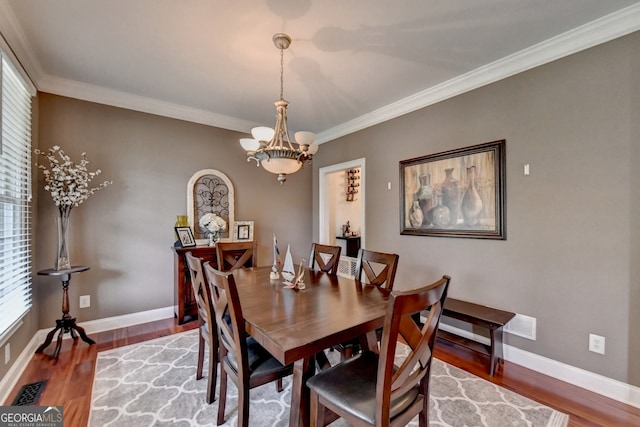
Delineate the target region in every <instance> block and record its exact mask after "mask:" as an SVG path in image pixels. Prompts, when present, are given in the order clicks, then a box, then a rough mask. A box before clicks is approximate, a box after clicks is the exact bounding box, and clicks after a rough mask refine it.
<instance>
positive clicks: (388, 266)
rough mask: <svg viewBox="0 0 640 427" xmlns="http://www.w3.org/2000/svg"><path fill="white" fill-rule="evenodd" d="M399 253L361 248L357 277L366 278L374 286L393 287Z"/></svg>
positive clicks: (390, 288) (357, 263)
mask: <svg viewBox="0 0 640 427" xmlns="http://www.w3.org/2000/svg"><path fill="white" fill-rule="evenodd" d="M398 259H399V256H398V255H397V254H388V253H384V252H375V251H369V250H366V249H362V248H361V249H360V250H359V251H358V259H357V261H356V279H358V280H361V281H362V280H363V273H364V279H366V281H367V282H368V283H369V284H371V285H374V286H378V287H382V288H386V289H388V290H392V289H393V282H394V280H395V278H396V270H397V268H398Z"/></svg>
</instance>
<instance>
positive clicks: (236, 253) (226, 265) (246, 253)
mask: <svg viewBox="0 0 640 427" xmlns="http://www.w3.org/2000/svg"><path fill="white" fill-rule="evenodd" d="M257 255H258V251H257V248H256V242H218V243H216V259H217V262H218V269H219V270H220V271H232V270H236V269H238V268H249V267H255V266H256V264H257Z"/></svg>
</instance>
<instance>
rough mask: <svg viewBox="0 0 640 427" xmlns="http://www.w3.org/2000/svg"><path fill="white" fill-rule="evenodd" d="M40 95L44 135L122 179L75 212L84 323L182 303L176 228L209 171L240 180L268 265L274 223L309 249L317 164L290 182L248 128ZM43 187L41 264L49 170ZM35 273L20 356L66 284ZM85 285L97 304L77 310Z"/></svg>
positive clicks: (49, 238) (51, 250)
mask: <svg viewBox="0 0 640 427" xmlns="http://www.w3.org/2000/svg"><path fill="white" fill-rule="evenodd" d="M37 101H38V102H36V104H35V108H34V110H35V115H34V116H35V119H36V120H34V133H35V135H34V144H35V145H39V147H40V148H42V149H46V148H49V147H51V146H53V145H56V144H57V145H60V146H61V147H62V148H63V149H64V150H65V151H66V152H67V154H69V155H70V156H71V157H72V159H74V160H79V158H80V153H82V152H86V153H87V155H88V158H89V161H90V164H89V170H95V169H101V170H102V175H100V176H99V177H98V178H96V180H95V182H101V181H103V180H105V179H109V180H113V181H114V184H113V185H111V186H109V187H107V188H105V189H103V190H100V191H99V192H97V193H96V194H95V195H93V196H91V197H90V198H89V199H88V200H87V201H86V202H85V203H84V204H82V205H80V206H79V207H76V208H73V210H72V211H71V225H70V257H71V262H72V264H74V265H78V264H86V265H89V266H90V267H91V269H90V270H89V271H87V272H84V273H81V274H77V275H74V276H73V278H72V280H71V286H70V305H71V314H72V315H74V316H76V317H77V318H78V321H80V322H82V321H87V320H94V319H102V318H106V317H111V316H118V315H124V314H130V313H136V312H140V311H144V310H152V309H157V308H163V307H168V306H172V305H173V304H174V287H173V252H172V250H171V246H172V245H173V243H174V231H173V226H174V224H175V222H176V215H178V214H186V213H187V212H186V210H187V208H186V205H187V200H186V194H187V193H186V191H187V190H186V187H187V181H188V180H189V178H190V177H191V175H193V173H194V172H196V171H198V170H200V169H206V168H213V169H218V170H220V171H222V172H223V173H225V174H226V175H227V176H228V177H229V178H230V179H231V181H232V183H233V184H234V187H235V194H236V219H237V220H253V221H255V238H256V240H257V241H258V243H259V255H258V263H259V264H260V265H270V264H271V262H272V250H271V242H272V234H273V233H274V232H275V233H276V235H277V236H278V241H279V243H280V245H281V246H285V247H286V245H287V243H291V247H292V252H293V256H294V260H297V259H299V258H302V257H307V256H308V251H309V250H310V247H311V235H312V226H311V220H312V212H311V194H310V191H309V188H310V187H311V168H309V167H307V168H305V169H303V170H302V171H300V172H298V173H296V174H295V175H292V176H290V177H289V179H288V180H287V182H286V184H285V185H284V186H280V185H279V184H278V182H277V181H276V176H275V175H272V174H269V173H267V172H266V171H264V170H263V169H262V168H257V167H256V166H255V163H247V161H246V155H245V154H244V151H243V150H242V148H241V147H240V144H239V142H238V138H240V137H241V136H245V135H241V134H240V133H238V132H232V131H227V130H222V129H218V128H213V127H210V126H203V125H198V124H193V123H188V122H184V121H180V120H173V119H168V118H164V117H159V116H153V115H149V114H144V113H139V112H134V111H130V110H125V109H120V108H114V107H108V106H104V105H99V104H93V103H89V102H84V101H78V100H74V99H69V98H64V97H59V96H55V95H49V94H39V96H38V100H37ZM38 103H39V107H38ZM38 116H39V124H38V121H37V118H38ZM38 133H39V141H38ZM34 160H35V158H34ZM35 185H36V187H37V188H36V190H35V191H36V193H35V196H36V198H35V202H36V203H35V205H34V230H35V233H34V239H35V242H36V243H35V250H34V259H33V270H34V272H35V271H38V270H41V269H45V268H51V267H53V262H54V257H55V249H56V230H55V217H56V212H57V210H56V208H55V205H54V204H53V202H52V201H51V198H50V196H49V194H48V193H47V192H45V191H44V190H43V188H42V177H41V176H38V177H37V181H36V183H35ZM33 282H34V285H33V287H34V307H33V309H32V310H31V313H30V315H29V316H28V317H27V319H26V321H25V325H23V327H22V328H21V329H20V330H19V331H18V332H17V333H16V334H14V336H13V337H12V338H11V348H12V354H13V358H14V360H15V357H17V355H18V354H19V353H20V352H21V351H22V349H23V348H24V347H25V346H26V344H27V343H28V341H29V340H30V339H31V337H32V336H33V334H34V333H35V332H36V331H37V330H38V329H45V328H46V329H48V328H52V327H53V326H55V319H58V318H60V317H61V295H62V291H61V286H60V282H59V281H58V280H56V279H54V278H50V277H42V276H35V275H34V278H33ZM80 295H90V296H91V307H90V308H86V309H79V308H78V297H79V296H80ZM10 366H11V364H9V365H3V366H2V367H0V374H2V375H4V374H5V373H6V371H7V370H8V369H9V367H10Z"/></svg>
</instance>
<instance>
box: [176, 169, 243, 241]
mask: <svg viewBox="0 0 640 427" xmlns="http://www.w3.org/2000/svg"><path fill="white" fill-rule="evenodd" d="M210 212H212V213H215V214H216V215H218V216H220V217H222V218H223V219H224V220H225V221H227V230H226V231H225V232H224V233H222V238H229V237H231V235H232V234H233V231H232V230H233V223H234V220H235V192H234V190H233V184H232V183H231V180H230V179H229V177H227V175H225V174H224V173H222V172H220V171H219V170H216V169H202V170H199V171H197V172H196V173H194V174H193V176H191V178H190V179H189V182H188V183H187V216H188V218H189V225H190V226H191V228H192V229H193V234H194V236H195V238H196V242H197V243H198V244H206V243H207V242H208V240H207V233H206V230H205V229H204V228H202V227H200V224H199V221H200V218H201V217H202V216H203V215H204V214H207V213H210Z"/></svg>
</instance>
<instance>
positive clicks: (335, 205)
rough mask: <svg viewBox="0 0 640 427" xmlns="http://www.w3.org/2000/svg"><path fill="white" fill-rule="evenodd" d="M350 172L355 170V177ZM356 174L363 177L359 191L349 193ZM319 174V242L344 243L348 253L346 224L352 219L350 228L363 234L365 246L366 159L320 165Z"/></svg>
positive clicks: (345, 252)
mask: <svg viewBox="0 0 640 427" xmlns="http://www.w3.org/2000/svg"><path fill="white" fill-rule="evenodd" d="M354 170H357V172H354ZM349 171H352V172H351V176H349ZM354 173H355V174H356V175H357V176H358V177H359V179H357V181H356V183H357V184H359V185H358V186H357V187H355V190H356V191H357V193H355V194H352V195H351V196H347V189H348V185H349V183H350V181H349V179H348V178H349V177H353V176H354ZM319 175H320V176H319V198H320V200H319V203H318V206H319V224H318V225H319V227H318V239H319V242H320V243H323V244H326V245H340V246H342V245H344V247H343V249H342V254H343V255H347V250H346V249H347V248H346V245H347V241H345V239H344V237H345V236H344V233H343V232H344V229H343V226H344V225H346V224H347V221H348V222H349V226H350V230H349V231H350V232H351V233H352V234H354V233H355V236H352V237H359V245H358V246H359V247H365V238H366V228H365V215H364V208H365V194H366V191H365V159H364V158H360V159H355V160H351V161H348V162H344V163H339V164H336V165H331V166H325V167H323V168H320V170H319ZM352 188H354V187H352ZM348 199H349V200H348ZM351 255H353V254H351Z"/></svg>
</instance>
